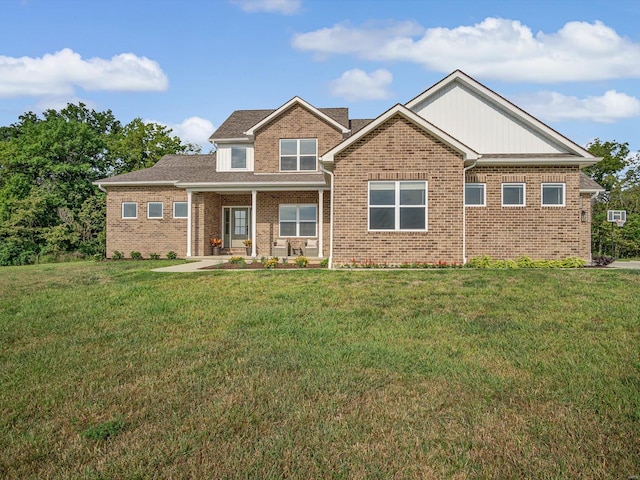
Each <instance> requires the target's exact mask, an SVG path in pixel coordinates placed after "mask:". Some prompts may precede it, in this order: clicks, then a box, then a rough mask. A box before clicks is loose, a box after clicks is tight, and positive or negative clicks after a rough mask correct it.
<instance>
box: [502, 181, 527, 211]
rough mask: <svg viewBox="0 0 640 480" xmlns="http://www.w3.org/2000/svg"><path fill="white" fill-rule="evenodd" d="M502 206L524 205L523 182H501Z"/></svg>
mask: <svg viewBox="0 0 640 480" xmlns="http://www.w3.org/2000/svg"><path fill="white" fill-rule="evenodd" d="M502 206H503V207H524V206H525V185H524V183H503V184H502Z"/></svg>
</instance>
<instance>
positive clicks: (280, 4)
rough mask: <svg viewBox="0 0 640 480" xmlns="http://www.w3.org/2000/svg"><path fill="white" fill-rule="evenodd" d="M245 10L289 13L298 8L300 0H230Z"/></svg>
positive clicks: (294, 11)
mask: <svg viewBox="0 0 640 480" xmlns="http://www.w3.org/2000/svg"><path fill="white" fill-rule="evenodd" d="M231 3H235V4H236V5H240V8H242V10H244V11H245V12H250V13H254V12H271V13H282V14H284V15H291V14H294V13H296V12H297V11H298V10H300V0H231Z"/></svg>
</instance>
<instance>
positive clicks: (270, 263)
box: [263, 257, 278, 268]
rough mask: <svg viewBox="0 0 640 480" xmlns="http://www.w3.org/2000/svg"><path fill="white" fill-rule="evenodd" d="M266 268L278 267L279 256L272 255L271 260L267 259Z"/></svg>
mask: <svg viewBox="0 0 640 480" xmlns="http://www.w3.org/2000/svg"><path fill="white" fill-rule="evenodd" d="M263 265H264V268H278V257H271V258H270V259H269V260H265V261H264V263H263Z"/></svg>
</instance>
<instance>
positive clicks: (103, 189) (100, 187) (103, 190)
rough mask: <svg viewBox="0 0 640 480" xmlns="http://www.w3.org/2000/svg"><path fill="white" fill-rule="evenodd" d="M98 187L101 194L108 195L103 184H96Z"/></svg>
mask: <svg viewBox="0 0 640 480" xmlns="http://www.w3.org/2000/svg"><path fill="white" fill-rule="evenodd" d="M96 185H98V190H100V191H101V192H104V193H107V189H106V188H104V187H103V186H102V184H101V183H96Z"/></svg>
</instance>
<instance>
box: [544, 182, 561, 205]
mask: <svg viewBox="0 0 640 480" xmlns="http://www.w3.org/2000/svg"><path fill="white" fill-rule="evenodd" d="M542 205H543V206H545V207H564V183H543V184H542Z"/></svg>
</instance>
